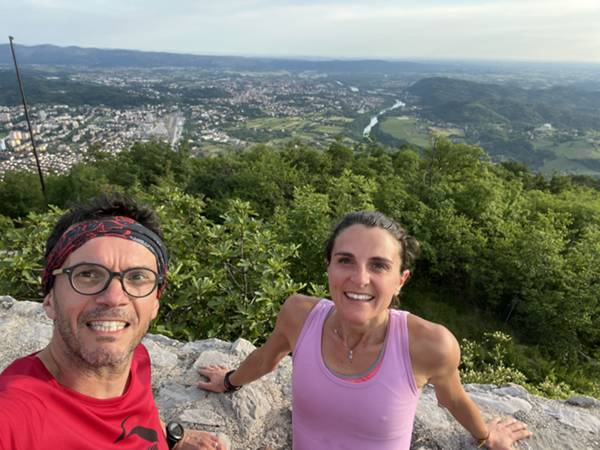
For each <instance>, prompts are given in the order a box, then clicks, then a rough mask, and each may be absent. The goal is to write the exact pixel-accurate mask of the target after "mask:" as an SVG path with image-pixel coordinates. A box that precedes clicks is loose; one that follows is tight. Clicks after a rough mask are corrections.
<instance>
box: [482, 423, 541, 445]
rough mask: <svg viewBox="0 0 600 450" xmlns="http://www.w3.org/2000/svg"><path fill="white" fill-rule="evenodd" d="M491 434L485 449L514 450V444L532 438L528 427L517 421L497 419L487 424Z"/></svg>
mask: <svg viewBox="0 0 600 450" xmlns="http://www.w3.org/2000/svg"><path fill="white" fill-rule="evenodd" d="M487 426H488V430H489V432H490V435H489V437H488V438H487V440H486V442H485V447H486V448H489V449H490V450H512V448H513V446H512V445H513V444H514V443H515V442H517V441H520V440H521V439H525V438H528V437H529V436H531V432H530V431H529V430H528V429H527V425H525V424H524V423H523V422H519V421H518V420H517V419H513V418H510V419H500V417H495V418H493V419H492V420H490V421H489V422H488V423H487Z"/></svg>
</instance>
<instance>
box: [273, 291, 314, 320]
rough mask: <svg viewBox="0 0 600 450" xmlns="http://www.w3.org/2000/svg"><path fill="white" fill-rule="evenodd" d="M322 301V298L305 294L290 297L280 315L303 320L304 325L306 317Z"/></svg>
mask: <svg viewBox="0 0 600 450" xmlns="http://www.w3.org/2000/svg"><path fill="white" fill-rule="evenodd" d="M321 300H322V299H320V298H317V297H310V296H308V295H303V294H293V295H290V296H289V297H288V298H287V299H286V301H285V303H284V304H283V306H282V307H281V312H280V314H284V315H285V316H289V317H290V318H296V319H299V318H303V320H302V323H304V320H306V317H307V316H308V315H309V314H310V312H311V311H312V310H313V308H314V307H315V306H317V304H318V303H319V302H320V301H321Z"/></svg>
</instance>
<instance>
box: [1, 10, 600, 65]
mask: <svg viewBox="0 0 600 450" xmlns="http://www.w3.org/2000/svg"><path fill="white" fill-rule="evenodd" d="M0 30H2V31H4V33H3V34H4V35H5V36H4V39H6V43H8V35H12V36H14V37H15V42H16V43H19V44H24V45H36V44H55V45H60V46H68V45H76V46H80V47H97V48H124V49H135V50H152V51H168V52H177V53H192V54H213V55H241V56H278V57H311V58H315V57H325V58H377V59H404V60H411V59H412V60H416V59H484V60H521V61H565V62H566V61H570V62H575V61H581V62H595V63H600V0H479V1H477V0H394V1H392V0H361V1H356V0H346V1H342V0H320V1H316V0H295V1H294V0H245V1H243V0H231V1H229V0H215V1H207V0H11V1H9V0H0Z"/></svg>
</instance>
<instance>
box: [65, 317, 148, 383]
mask: <svg viewBox="0 0 600 450" xmlns="http://www.w3.org/2000/svg"><path fill="white" fill-rule="evenodd" d="M115 311H118V310H115ZM105 313H106V309H99V310H95V311H92V313H88V314H86V315H85V316H84V317H80V319H79V321H78V329H79V327H86V326H87V325H86V322H87V321H89V320H90V319H93V318H94V316H101V315H104V314H105ZM119 316H121V317H123V316H124V314H122V313H114V312H113V313H112V314H111V317H119ZM129 322H130V323H131V321H129ZM54 323H55V327H56V329H57V330H58V333H59V335H60V337H61V339H62V341H63V342H64V343H65V346H66V347H67V349H68V354H67V355H66V356H67V357H68V358H69V359H70V360H71V362H73V363H74V364H75V365H77V366H78V367H80V368H81V369H83V370H86V371H91V372H97V371H99V370H102V369H108V370H114V371H118V370H119V369H121V368H122V367H123V366H124V365H126V364H127V363H128V362H129V361H130V358H131V354H132V353H133V351H134V350H135V348H136V347H137V345H138V344H139V343H140V342H141V340H142V337H143V336H144V335H145V334H146V331H147V329H146V330H144V332H143V333H142V335H141V336H140V339H138V340H137V341H134V342H131V344H130V346H129V347H128V348H126V349H124V350H123V351H121V352H120V354H116V353H115V352H110V351H107V350H106V349H104V348H102V347H100V348H96V349H94V350H91V349H88V348H86V347H85V346H84V345H82V343H81V340H80V339H79V338H78V336H76V335H75V334H74V333H73V331H72V330H71V328H70V326H69V322H68V321H67V320H65V318H64V315H63V314H62V312H61V311H60V308H59V307H57V318H56V320H55V322H54ZM96 339H97V342H102V341H104V342H113V341H114V340H115V338H113V337H110V336H106V337H100V338H96Z"/></svg>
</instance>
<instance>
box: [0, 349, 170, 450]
mask: <svg viewBox="0 0 600 450" xmlns="http://www.w3.org/2000/svg"><path fill="white" fill-rule="evenodd" d="M150 377H151V375H150V356H149V355H148V351H147V350H146V348H145V347H144V346H143V345H142V344H140V345H138V346H137V347H136V349H135V350H134V354H133V361H132V365H131V376H130V379H129V386H128V387H127V390H126V392H125V393H124V394H123V395H121V396H119V397H115V398H111V399H103V400H100V399H96V398H93V397H88V396H86V395H83V394H80V393H79V392H76V391H74V390H71V389H68V388H66V387H64V386H61V385H60V384H59V383H58V382H57V381H56V380H55V379H54V377H53V376H52V375H51V374H50V372H48V370H47V369H46V367H45V366H44V364H43V363H42V361H41V360H40V359H39V358H38V357H37V356H35V354H34V355H29V356H27V357H25V358H21V359H17V360H16V361H14V362H13V363H12V364H11V365H10V366H8V367H7V368H6V369H5V370H4V372H2V374H0V450H34V449H61V450H71V449H73V450H105V449H109V448H110V449H116V450H133V449H135V450H142V449H143V450H168V446H167V442H166V440H165V435H164V431H163V429H162V426H161V423H160V419H159V416H158V410H157V408H156V403H155V402H154V397H153V395H152V387H151V378H150Z"/></svg>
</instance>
